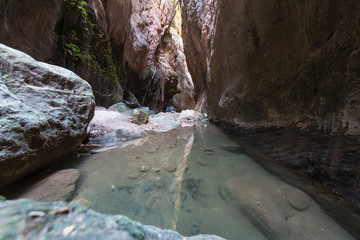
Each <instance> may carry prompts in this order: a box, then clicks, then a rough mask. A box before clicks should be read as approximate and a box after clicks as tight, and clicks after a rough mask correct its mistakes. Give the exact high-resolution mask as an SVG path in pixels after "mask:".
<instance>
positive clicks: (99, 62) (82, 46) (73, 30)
mask: <svg viewBox="0 0 360 240" xmlns="http://www.w3.org/2000/svg"><path fill="white" fill-rule="evenodd" d="M67 3H68V5H67V8H66V9H67V10H66V12H65V16H64V18H63V20H62V23H61V27H60V28H61V32H60V34H59V35H60V41H59V42H60V43H61V46H60V49H63V53H61V55H64V57H62V56H60V57H59V59H65V63H63V64H60V65H65V67H67V68H69V69H71V70H73V71H75V72H76V70H77V69H79V66H80V65H81V64H86V65H88V66H90V67H91V68H93V69H94V73H95V74H96V75H97V76H99V79H101V82H100V81H99V82H94V83H91V82H90V84H91V85H92V87H93V90H94V92H96V93H98V95H100V96H101V98H107V99H108V101H109V102H118V99H116V96H115V94H114V93H115V92H116V91H117V90H118V89H117V86H118V85H117V82H118V79H119V78H118V76H117V72H118V71H119V70H118V68H117V67H116V65H115V64H114V61H113V59H112V48H111V45H110V39H109V37H108V35H107V33H106V32H104V30H103V29H102V26H101V24H100V23H97V22H95V23H93V22H92V21H91V17H93V18H94V16H93V15H94V13H91V12H88V7H87V3H86V1H79V0H69V1H67ZM80 69H81V67H80ZM122 83H123V81H120V85H122Z"/></svg>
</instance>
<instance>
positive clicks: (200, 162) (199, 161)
mask: <svg viewBox="0 0 360 240" xmlns="http://www.w3.org/2000/svg"><path fill="white" fill-rule="evenodd" d="M197 162H198V163H199V164H200V165H201V166H203V167H206V166H207V163H206V162H205V161H204V160H202V159H198V160H197Z"/></svg>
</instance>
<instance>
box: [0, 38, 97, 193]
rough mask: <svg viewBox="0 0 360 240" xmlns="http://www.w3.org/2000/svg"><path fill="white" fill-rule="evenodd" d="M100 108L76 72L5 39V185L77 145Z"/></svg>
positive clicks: (0, 145) (1, 82)
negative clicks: (14, 46)
mask: <svg viewBox="0 0 360 240" xmlns="http://www.w3.org/2000/svg"><path fill="white" fill-rule="evenodd" d="M94 108H95V99H94V96H93V93H92V89H91V87H90V85H89V84H88V83H87V82H85V81H84V80H82V79H81V78H80V77H78V76H77V75H75V74H74V73H73V72H71V71H69V70H66V69H64V68H61V67H57V66H53V65H49V64H45V63H41V62H37V61H35V60H34V59H33V58H31V57H30V56H28V55H26V54H24V53H22V52H20V51H17V50H14V49H11V48H9V47H6V46H5V45H2V44H0V187H2V186H5V185H7V184H9V183H11V182H13V181H15V180H16V179H18V178H20V177H23V176H25V175H27V174H30V173H31V172H33V171H35V170H37V169H39V168H41V167H43V166H45V165H48V164H51V163H54V162H55V161H57V160H58V159H60V158H61V157H63V156H65V155H67V154H69V153H71V152H72V151H74V150H75V149H76V148H77V146H79V144H80V143H81V141H82V140H83V139H84V137H85V136H86V129H87V126H88V123H89V121H90V120H91V119H92V117H93V114H94Z"/></svg>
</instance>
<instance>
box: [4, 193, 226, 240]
mask: <svg viewBox="0 0 360 240" xmlns="http://www.w3.org/2000/svg"><path fill="white" fill-rule="evenodd" d="M0 213H1V214H0V222H1V223H2V224H1V225H0V239H15V238H17V237H18V236H21V237H23V238H24V239H124V240H135V239H139V240H140V239H141V240H150V239H152V240H160V239H161V240H170V239H171V240H206V239H208V240H210V239H212V240H221V239H223V238H220V237H217V236H212V235H198V236H195V237H189V238H187V237H183V236H181V235H180V234H178V233H177V232H174V231H171V230H163V229H160V228H156V227H152V226H144V225H141V224H140V223H139V222H134V221H131V220H130V219H128V218H127V217H123V216H119V215H118V216H116V215H114V216H111V215H103V214H99V213H96V212H94V211H92V210H86V207H84V206H81V205H80V204H78V203H75V202H71V203H69V204H67V203H65V202H51V203H50V202H34V201H32V200H24V199H23V200H17V201H0Z"/></svg>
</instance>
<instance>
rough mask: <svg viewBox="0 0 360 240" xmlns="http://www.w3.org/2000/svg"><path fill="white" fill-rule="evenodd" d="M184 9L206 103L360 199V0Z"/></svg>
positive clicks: (227, 121) (238, 128) (214, 114)
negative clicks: (359, 154)
mask: <svg viewBox="0 0 360 240" xmlns="http://www.w3.org/2000/svg"><path fill="white" fill-rule="evenodd" d="M182 12H183V22H184V24H183V38H184V44H185V54H186V57H187V61H188V66H189V71H190V73H191V75H192V77H193V81H194V86H195V99H196V101H197V108H198V109H202V111H206V112H207V113H208V115H209V118H210V119H212V120H213V121H214V122H217V123H219V124H221V126H222V127H223V128H224V129H226V130H227V131H228V132H230V133H232V134H234V135H237V136H238V137H239V138H240V139H241V140H243V141H245V142H247V143H250V144H251V145H253V146H255V147H256V148H258V149H259V150H261V151H262V152H264V153H266V154H268V155H269V156H270V157H271V158H272V159H273V160H274V161H275V162H277V163H280V164H282V165H285V166H287V167H290V168H292V169H295V170H296V171H297V172H300V173H302V174H304V175H306V176H310V177H311V178H312V179H313V181H312V182H313V184H317V183H320V184H323V185H325V186H327V187H328V188H329V189H330V190H332V191H334V192H336V193H337V194H339V196H343V197H345V198H347V199H350V200H352V201H354V202H355V203H357V204H359V203H360V191H359V186H360V182H359V179H360V161H359V156H358V152H359V149H360V114H359V113H360V111H359V110H360V101H359V97H358V96H359V95H360V81H359V79H360V70H359V68H358V67H357V66H358V65H359V62H360V51H359V47H360V44H359V43H360V41H359V40H360V38H359V36H360V35H359V33H360V27H359V24H357V23H358V22H359V20H360V17H359V16H360V15H359V13H360V2H358V1H356V0H350V1H346V2H344V1H342V2H340V1H335V2H334V1H312V2H304V1H297V2H290V1H286V0H281V1H278V2H277V3H276V4H274V3H273V2H264V1H249V0H241V1H236V0H231V1H225V0H211V1H194V0H184V1H183V5H182ZM271 170H272V171H273V172H278V171H279V169H278V168H276V167H275V168H272V169H271ZM324 204H326V203H324ZM330 208H331V207H330ZM336 215H337V217H340V218H341V213H340V214H339V213H337V214H336ZM350 218H351V217H350ZM351 221H353V222H356V221H358V220H354V219H353V220H349V221H348V222H351ZM342 222H344V221H342ZM353 230H354V231H353V232H356V231H357V230H356V228H353ZM357 234H358V233H357Z"/></svg>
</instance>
